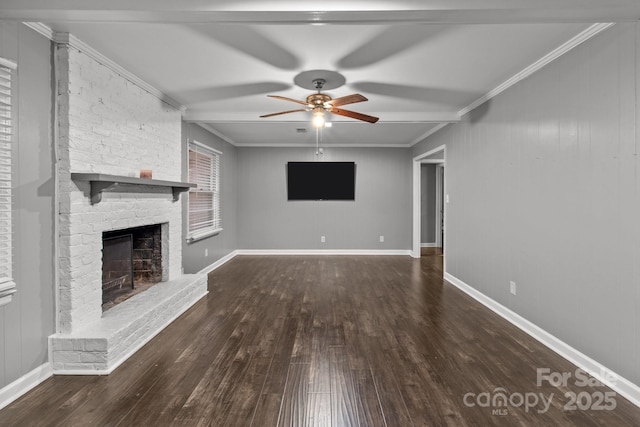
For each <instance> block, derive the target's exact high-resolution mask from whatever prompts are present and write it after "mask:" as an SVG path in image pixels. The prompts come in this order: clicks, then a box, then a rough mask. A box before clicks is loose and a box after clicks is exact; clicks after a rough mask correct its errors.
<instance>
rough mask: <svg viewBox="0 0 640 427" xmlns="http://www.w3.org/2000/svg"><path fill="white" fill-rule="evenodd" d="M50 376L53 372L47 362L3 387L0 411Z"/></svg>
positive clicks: (0, 396)
mask: <svg viewBox="0 0 640 427" xmlns="http://www.w3.org/2000/svg"><path fill="white" fill-rule="evenodd" d="M52 375H53V370H52V369H51V364H50V363H48V362H47V363H45V364H43V365H40V366H38V367H37V368H36V369H34V370H33V371H31V372H29V373H27V374H25V375H23V376H21V377H20V378H18V379H17V380H15V381H14V382H12V383H11V384H9V385H7V386H5V387H3V388H2V389H0V409H2V408H4V407H6V406H8V405H10V404H11V403H12V402H13V401H15V400H16V399H18V398H19V397H20V396H22V395H23V394H25V393H27V392H28V391H29V390H31V389H32V388H34V387H36V386H37V385H39V384H40V383H42V382H43V381H44V380H46V379H48V378H50V377H51V376H52Z"/></svg>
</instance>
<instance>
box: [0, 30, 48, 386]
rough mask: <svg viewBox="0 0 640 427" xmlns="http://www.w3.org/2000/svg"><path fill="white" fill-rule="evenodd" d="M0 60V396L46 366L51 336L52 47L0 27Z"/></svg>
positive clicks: (39, 38) (36, 36)
mask: <svg viewBox="0 0 640 427" xmlns="http://www.w3.org/2000/svg"><path fill="white" fill-rule="evenodd" d="M0 56H2V57H5V58H8V59H11V60H14V61H16V62H17V63H18V71H17V85H14V95H17V96H15V97H14V99H15V100H17V108H16V113H15V116H14V117H16V118H17V132H16V134H15V137H14V140H15V141H16V143H15V145H14V151H13V159H12V160H13V165H14V171H13V179H14V183H13V185H14V188H13V195H14V209H13V223H14V227H13V231H14V248H13V250H14V252H13V253H14V259H13V276H14V279H15V281H16V283H17V286H18V292H17V293H16V294H15V295H14V299H13V301H12V302H11V303H10V304H8V305H6V306H4V307H0V343H1V345H0V388H2V387H3V386H5V385H7V384H9V383H11V382H13V381H15V380H16V379H18V378H20V377H21V376H23V375H25V374H26V373H28V372H30V371H32V370H33V369H35V368H37V367H38V366H40V365H42V364H43V363H46V362H47V337H48V336H49V335H51V334H53V333H54V332H55V314H54V283H53V277H54V276H55V274H54V270H53V264H54V261H53V260H54V254H53V235H54V232H53V218H54V217H55V215H54V198H53V194H54V183H53V159H54V155H53V150H52V130H51V129H52V128H51V117H52V111H51V90H50V86H51V45H50V42H49V40H48V39H46V38H44V37H42V36H40V35H39V34H37V33H35V32H34V31H32V30H31V29H29V28H27V27H25V26H24V25H21V24H17V23H7V22H0Z"/></svg>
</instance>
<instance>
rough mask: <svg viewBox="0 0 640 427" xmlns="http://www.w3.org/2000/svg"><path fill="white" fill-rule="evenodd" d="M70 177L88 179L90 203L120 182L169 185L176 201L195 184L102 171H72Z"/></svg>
mask: <svg viewBox="0 0 640 427" xmlns="http://www.w3.org/2000/svg"><path fill="white" fill-rule="evenodd" d="M71 179H72V180H74V181H89V183H90V184H91V193H90V197H91V204H96V203H99V202H100V200H102V191H103V190H106V189H108V188H110V187H113V186H116V185H120V184H129V185H140V186H153V187H171V190H172V191H173V200H174V201H176V202H177V201H178V200H179V199H180V193H182V192H184V191H189V188H193V187H195V186H196V184H192V183H190V182H179V181H163V180H159V179H147V178H137V177H134V176H120V175H106V174H102V173H76V172H72V173H71Z"/></svg>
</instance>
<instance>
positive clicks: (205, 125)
mask: <svg viewBox="0 0 640 427" xmlns="http://www.w3.org/2000/svg"><path fill="white" fill-rule="evenodd" d="M192 123H195V124H196V125H198V126H200V127H201V128H202V129H204V130H206V131H207V132H210V133H212V134H214V135H215V136H217V137H218V138H220V139H221V140H223V141H225V142H228V143H229V144H231V145H233V146H234V147H237V146H238V145H239V144H238V143H237V142H235V141H234V140H233V139H231V138H229V137H228V136H227V135H225V134H224V133H222V132H220V131H219V130H217V129H216V128H214V127H213V126H211V125H210V124H209V123H203V122H192Z"/></svg>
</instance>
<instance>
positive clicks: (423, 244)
mask: <svg viewBox="0 0 640 427" xmlns="http://www.w3.org/2000/svg"><path fill="white" fill-rule="evenodd" d="M420 247H421V248H437V247H438V244H437V243H420Z"/></svg>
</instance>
